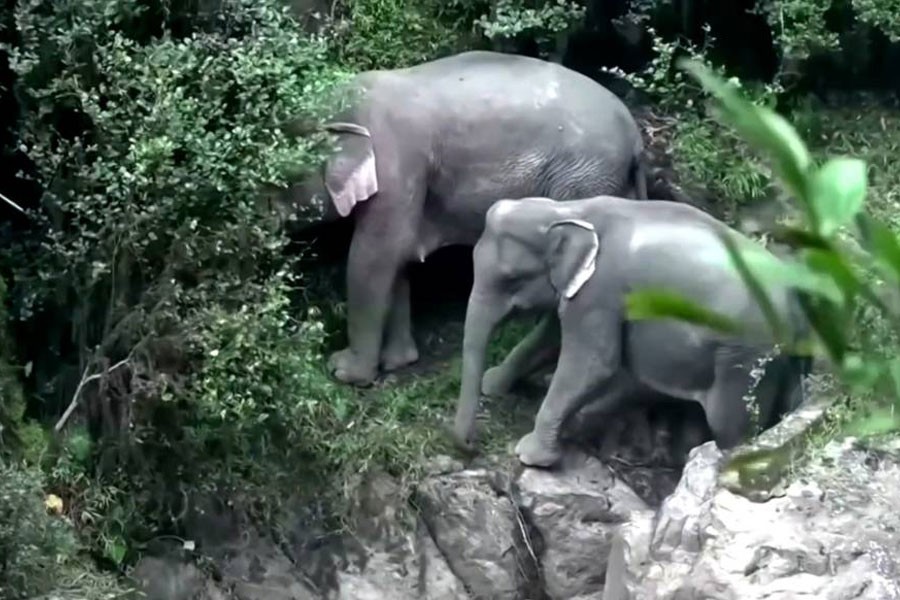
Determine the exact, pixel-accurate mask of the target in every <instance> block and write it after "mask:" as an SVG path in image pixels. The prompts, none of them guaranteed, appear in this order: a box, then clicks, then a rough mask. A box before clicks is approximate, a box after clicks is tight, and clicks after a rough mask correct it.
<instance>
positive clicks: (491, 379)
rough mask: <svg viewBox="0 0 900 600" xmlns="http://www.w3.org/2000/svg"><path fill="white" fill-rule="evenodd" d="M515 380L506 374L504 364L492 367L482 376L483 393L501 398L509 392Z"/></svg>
mask: <svg viewBox="0 0 900 600" xmlns="http://www.w3.org/2000/svg"><path fill="white" fill-rule="evenodd" d="M512 386H513V382H512V381H510V379H509V377H507V376H506V372H505V371H504V369H503V367H502V366H496V367H491V368H490V369H488V370H487V371H485V373H484V377H482V378H481V393H482V394H484V395H485V396H492V397H495V398H500V397H503V396H506V395H507V394H509V391H510V390H511V389H512Z"/></svg>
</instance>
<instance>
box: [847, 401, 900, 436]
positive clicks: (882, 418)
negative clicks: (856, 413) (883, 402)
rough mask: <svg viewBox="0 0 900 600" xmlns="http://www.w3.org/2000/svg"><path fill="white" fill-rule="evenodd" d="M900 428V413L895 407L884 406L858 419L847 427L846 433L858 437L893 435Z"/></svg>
mask: <svg viewBox="0 0 900 600" xmlns="http://www.w3.org/2000/svg"><path fill="white" fill-rule="evenodd" d="M898 427H900V413H898V411H895V410H894V407H893V406H884V407H879V408H876V409H875V410H873V411H871V412H869V413H867V414H864V415H862V416H860V417H857V418H856V419H854V420H853V421H851V422H850V423H849V424H847V426H846V427H844V433H845V434H847V435H851V436H857V437H868V436H876V435H883V434H885V433H891V432H892V431H895V430H896V429H897V428H898Z"/></svg>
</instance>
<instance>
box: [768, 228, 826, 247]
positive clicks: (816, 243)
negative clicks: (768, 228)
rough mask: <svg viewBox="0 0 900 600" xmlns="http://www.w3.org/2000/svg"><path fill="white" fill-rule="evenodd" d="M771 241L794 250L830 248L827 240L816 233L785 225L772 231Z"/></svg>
mask: <svg viewBox="0 0 900 600" xmlns="http://www.w3.org/2000/svg"><path fill="white" fill-rule="evenodd" d="M772 239H773V240H774V241H776V242H778V243H781V244H786V245H788V246H790V247H791V248H795V249H796V248H820V249H828V248H830V244H829V243H828V240H826V239H825V238H823V237H822V236H820V235H819V234H818V233H815V232H813V231H809V230H808V229H801V228H799V227H791V226H787V225H776V226H775V227H774V228H773V229H772Z"/></svg>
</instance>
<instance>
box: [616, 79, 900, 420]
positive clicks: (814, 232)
mask: <svg viewBox="0 0 900 600" xmlns="http://www.w3.org/2000/svg"><path fill="white" fill-rule="evenodd" d="M686 68H688V69H689V70H690V71H691V73H692V74H693V75H694V76H695V77H696V78H697V79H698V80H699V81H700V82H701V83H702V84H703V85H704V87H705V88H706V89H707V90H709V91H710V92H711V93H712V94H714V95H715V96H716V98H717V100H718V105H719V107H720V115H721V116H722V117H723V118H724V119H725V120H726V121H727V122H728V123H729V124H730V125H731V126H732V127H734V128H735V130H737V131H738V132H739V133H740V134H741V136H742V137H743V138H744V139H746V140H747V141H748V142H749V143H750V144H751V145H752V146H753V147H754V149H755V150H756V151H757V152H759V153H761V154H763V155H765V156H767V158H768V160H769V162H770V164H772V166H773V170H774V172H775V173H776V174H777V176H778V181H779V183H780V184H781V185H782V186H783V187H784V188H785V189H786V190H788V191H789V192H790V194H791V195H792V197H793V198H795V199H796V200H797V201H798V202H799V203H800V205H801V208H802V213H803V216H804V217H805V218H804V219H803V220H802V222H801V224H800V225H799V226H796V225H795V226H790V227H785V228H784V229H783V230H782V231H779V232H778V233H779V236H780V237H781V239H782V240H784V241H785V242H787V243H789V244H790V245H791V246H792V247H793V248H794V251H795V252H794V255H793V256H792V257H790V258H788V259H786V260H784V261H781V260H777V259H774V258H772V257H767V258H766V260H765V261H763V262H759V261H753V260H748V259H752V257H753V253H749V254H748V253H747V251H745V250H744V249H743V248H738V247H737V245H736V244H735V243H734V241H733V240H732V239H731V236H729V235H725V236H723V243H725V246H726V248H727V249H728V250H729V254H730V256H731V258H732V260H733V263H734V266H735V267H736V268H737V269H738V271H739V272H740V274H741V276H742V278H743V279H744V281H745V283H746V284H747V285H748V286H749V288H750V289H751V291H752V292H753V294H754V296H755V297H756V300H757V302H758V303H759V305H760V306H761V307H762V308H763V309H764V311H765V312H766V315H767V317H768V318H769V322H770V325H771V327H772V332H773V333H774V334H775V336H776V340H777V341H778V342H779V344H781V345H782V346H783V347H787V348H788V349H789V350H791V351H798V352H812V353H813V354H815V355H817V356H821V357H824V358H825V359H827V360H828V362H829V363H830V364H831V366H832V367H833V368H834V369H835V370H836V372H837V373H838V374H839V375H840V377H841V379H842V381H844V382H845V383H846V384H847V385H848V386H850V388H851V389H853V390H855V391H857V392H859V393H865V392H868V391H870V390H871V389H872V388H873V386H876V385H879V384H885V383H887V384H889V390H888V391H887V392H886V396H887V397H889V398H893V401H892V402H891V403H890V404H889V405H888V406H882V407H880V408H879V409H878V410H875V411H874V412H873V413H872V414H869V415H865V416H863V417H862V420H857V421H856V422H854V423H852V424H851V425H850V427H851V428H852V430H854V431H856V432H862V433H874V432H879V433H880V432H882V431H884V430H885V429H895V428H897V427H898V426H900V422H898V417H897V416H895V408H896V405H897V404H898V403H900V367H898V366H897V365H898V363H897V358H896V355H895V352H893V351H892V349H891V348H883V347H881V348H879V347H877V346H876V345H874V344H873V343H872V341H873V336H871V335H866V333H867V332H866V330H865V329H864V328H863V327H862V326H861V324H860V321H859V315H860V312H861V311H860V310H859V309H860V308H861V307H865V308H869V309H874V310H875V311H877V314H878V316H879V317H880V318H881V319H882V322H883V323H885V324H886V326H887V327H889V328H890V329H891V330H892V331H893V332H894V333H897V332H900V313H898V312H897V308H896V306H891V305H889V304H888V303H887V302H885V300H884V297H883V294H882V293H880V289H881V288H882V285H883V284H882V282H884V283H886V284H887V286H888V287H889V288H893V287H895V286H896V285H897V284H898V282H900V243H898V241H897V238H896V237H895V235H894V233H893V232H892V231H891V230H890V229H889V228H888V227H887V226H885V225H883V224H882V223H881V222H879V221H878V220H876V219H874V218H872V217H871V216H869V215H867V214H866V213H865V212H863V202H864V199H865V196H866V192H867V170H866V165H865V162H864V161H862V160H860V159H853V158H844V157H839V158H832V159H829V160H827V161H825V162H824V164H822V165H816V164H815V163H814V162H813V160H812V157H811V154H810V152H809V150H808V149H807V147H806V145H805V143H804V142H803V141H802V139H801V138H800V136H799V135H798V134H797V132H796V131H795V129H794V128H793V126H791V125H790V123H788V122H787V121H786V120H785V119H784V118H783V117H781V116H780V115H778V114H777V113H775V112H774V111H772V110H771V109H768V108H766V107H761V106H758V105H755V104H753V103H751V102H749V101H747V100H746V99H744V98H743V97H742V96H741V95H740V93H739V92H738V91H737V89H736V88H735V87H734V86H733V85H729V84H728V83H726V82H725V81H724V80H723V79H722V78H720V77H718V76H716V75H715V74H713V73H712V72H710V71H709V70H708V69H706V68H705V67H703V66H702V65H699V64H697V63H687V66H686ZM848 228H852V229H855V232H856V234H857V236H856V237H857V239H859V240H860V242H861V245H862V249H861V250H862V251H861V252H849V251H848V250H847V249H846V246H845V245H843V244H842V243H841V238H840V234H841V233H843V232H844V231H846V230H847V229H848ZM755 255H756V256H757V257H763V256H765V255H764V254H762V253H759V252H756V253H755ZM753 263H755V267H756V268H749V267H750V265H751V264H753ZM872 270H874V271H875V272H876V275H877V278H873V277H867V275H870V274H871V271H872ZM786 281H789V282H792V283H793V286H794V287H795V288H797V289H798V290H800V291H802V292H803V293H802V294H801V295H800V297H799V298H800V301H801V302H800V303H801V306H802V309H803V311H804V313H805V316H806V318H807V319H808V322H809V323H810V325H811V327H812V330H813V335H812V337H811V338H810V339H804V340H794V339H791V336H790V334H789V330H788V329H787V328H786V327H785V324H783V323H781V322H779V320H778V319H777V318H776V317H775V313H774V310H772V302H771V299H770V294H769V289H767V288H769V286H771V285H773V284H774V285H783V284H784V283H785V282H786ZM645 295H646V297H645ZM655 295H656V292H653V291H649V292H636V293H635V297H633V298H632V299H631V300H630V302H631V303H637V304H638V305H639V306H645V305H647V304H651V303H652V304H654V306H655V308H656V309H657V310H656V311H655V314H651V313H650V311H643V314H642V315H641V317H643V318H648V317H649V318H653V317H664V316H670V317H674V318H679V314H678V312H679V310H681V307H680V305H679V306H678V310H673V309H672V306H673V303H671V302H670V303H669V304H668V305H665V304H663V303H662V302H659V301H654V296H655ZM682 302H683V303H685V304H688V303H689V301H687V300H682ZM697 310H698V311H702V310H703V309H702V308H697ZM707 324H714V322H713V321H712V320H707ZM854 337H856V338H861V339H855V340H854V339H853V338H854ZM881 389H883V388H881Z"/></svg>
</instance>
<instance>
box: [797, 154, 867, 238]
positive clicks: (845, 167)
mask: <svg viewBox="0 0 900 600" xmlns="http://www.w3.org/2000/svg"><path fill="white" fill-rule="evenodd" d="M811 192H812V193H811V194H810V202H811V203H812V204H813V205H814V206H815V211H816V214H818V215H819V233H820V234H822V235H823V236H830V235H831V234H833V233H834V232H836V231H837V230H838V229H840V228H841V227H843V226H845V225H848V224H850V223H851V222H852V221H853V218H854V217H855V216H856V215H857V214H858V213H859V212H860V211H861V210H862V207H863V202H864V201H865V198H866V163H865V161H862V160H860V159H858V158H843V157H842V158H832V159H830V160H829V161H828V162H826V163H825V164H824V165H822V167H821V168H819V170H818V171H816V173H815V174H814V175H813V178H812V190H811Z"/></svg>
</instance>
